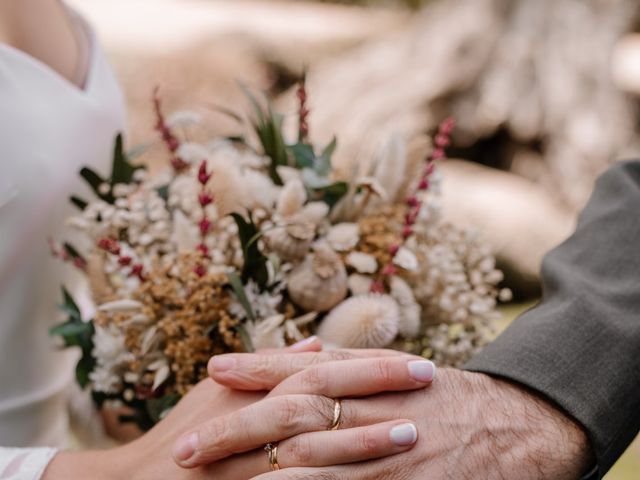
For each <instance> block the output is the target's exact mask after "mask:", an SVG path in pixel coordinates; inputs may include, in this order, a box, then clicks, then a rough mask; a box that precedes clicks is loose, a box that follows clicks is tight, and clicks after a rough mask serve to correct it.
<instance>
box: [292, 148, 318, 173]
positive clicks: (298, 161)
mask: <svg viewBox="0 0 640 480" xmlns="http://www.w3.org/2000/svg"><path fill="white" fill-rule="evenodd" d="M289 151H290V152H291V153H292V155H293V159H294V161H295V166H296V168H298V169H301V170H302V169H303V168H313V166H314V164H315V161H316V154H315V153H314V152H313V147H312V146H311V145H309V144H308V143H296V144H294V145H289Z"/></svg>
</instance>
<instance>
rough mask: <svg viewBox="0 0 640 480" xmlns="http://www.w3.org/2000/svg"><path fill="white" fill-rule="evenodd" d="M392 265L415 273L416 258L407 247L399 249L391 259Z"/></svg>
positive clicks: (416, 266) (416, 267)
mask: <svg viewBox="0 0 640 480" xmlns="http://www.w3.org/2000/svg"><path fill="white" fill-rule="evenodd" d="M393 264H394V265H397V266H398V267H401V268H404V269H405V270H407V271H409V272H415V271H416V270H417V269H418V257H416V254H415V253H413V252H412V251H411V250H409V249H408V248H407V247H400V249H399V250H398V253H397V254H396V256H395V257H393Z"/></svg>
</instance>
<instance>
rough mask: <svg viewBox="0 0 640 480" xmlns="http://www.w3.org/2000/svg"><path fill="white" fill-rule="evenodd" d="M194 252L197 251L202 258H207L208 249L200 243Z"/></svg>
mask: <svg viewBox="0 0 640 480" xmlns="http://www.w3.org/2000/svg"><path fill="white" fill-rule="evenodd" d="M196 250H198V251H199V252H200V253H201V254H202V256H203V257H207V258H208V257H209V247H207V246H206V245H205V244H204V243H201V244H200V245H198V246H197V247H196Z"/></svg>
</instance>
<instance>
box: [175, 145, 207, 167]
mask: <svg viewBox="0 0 640 480" xmlns="http://www.w3.org/2000/svg"><path fill="white" fill-rule="evenodd" d="M176 155H177V156H178V157H180V158H181V159H182V160H184V161H185V162H187V163H191V164H193V165H198V164H200V162H202V161H203V160H206V159H207V158H209V151H208V150H207V149H206V148H205V147H203V146H202V145H200V144H199V143H195V142H184V143H181V144H180V146H179V147H178V150H176Z"/></svg>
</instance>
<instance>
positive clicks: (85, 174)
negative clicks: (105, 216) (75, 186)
mask: <svg viewBox="0 0 640 480" xmlns="http://www.w3.org/2000/svg"><path fill="white" fill-rule="evenodd" d="M80 176H81V177H82V178H83V179H84V180H85V181H86V182H87V183H88V184H89V186H90V187H91V189H92V190H93V193H95V194H96V196H97V197H98V198H100V199H102V200H104V201H105V202H107V203H113V202H114V201H115V198H114V197H113V195H112V194H111V191H109V192H107V193H104V194H103V193H100V185H102V184H103V183H106V180H105V179H104V178H102V177H101V176H100V175H99V174H97V173H96V172H95V171H94V170H92V169H90V168H89V167H83V168H82V169H81V170H80ZM109 190H111V189H109Z"/></svg>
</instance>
